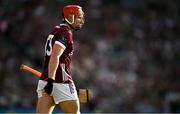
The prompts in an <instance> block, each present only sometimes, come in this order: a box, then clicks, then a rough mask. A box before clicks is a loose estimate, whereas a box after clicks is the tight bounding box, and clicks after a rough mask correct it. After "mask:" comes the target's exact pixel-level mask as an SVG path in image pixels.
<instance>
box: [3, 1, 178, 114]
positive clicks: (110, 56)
mask: <svg viewBox="0 0 180 114" xmlns="http://www.w3.org/2000/svg"><path fill="white" fill-rule="evenodd" d="M74 3H75V4H79V5H81V6H82V7H83V9H84V11H85V16H86V21H85V25H84V27H83V29H82V30H80V31H77V32H74V42H75V51H74V55H73V63H72V71H73V78H74V80H75V83H76V86H77V88H89V89H91V90H92V92H93V98H92V100H91V101H90V102H89V103H87V104H81V106H82V110H83V111H84V112H157V113H160V112H174V113H175V112H180V67H179V66H180V53H179V51H180V38H179V36H180V35H179V33H180V23H179V20H180V7H179V6H180V1H179V0H79V1H74V0H69V1H66V0H52V1H50V0H0V52H1V56H0V112H3V111H4V112H6V111H11V112H13V111H14V110H16V108H18V107H23V108H32V109H35V106H36V101H37V95H36V86H37V82H38V78H37V77H35V76H34V75H32V74H30V73H27V72H25V71H20V70H19V67H20V65H21V64H26V65H28V66H31V67H33V68H35V69H37V70H39V71H41V70H42V66H43V60H44V45H45V42H46V38H47V36H48V34H49V32H50V31H51V29H52V28H53V26H55V25H58V24H60V23H61V22H62V21H61V19H62V16H61V14H62V8H63V6H64V5H67V4H74Z"/></svg>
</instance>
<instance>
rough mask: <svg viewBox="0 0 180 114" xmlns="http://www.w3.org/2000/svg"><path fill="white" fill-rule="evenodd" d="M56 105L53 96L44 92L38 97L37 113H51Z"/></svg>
mask: <svg viewBox="0 0 180 114" xmlns="http://www.w3.org/2000/svg"><path fill="white" fill-rule="evenodd" d="M54 107H55V103H54V101H53V98H52V96H49V95H47V94H43V96H42V97H40V98H39V99H38V103H37V107H36V113H48V114H51V113H52V111H53V109H54Z"/></svg>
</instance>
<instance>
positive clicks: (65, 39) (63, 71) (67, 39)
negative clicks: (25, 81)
mask: <svg viewBox="0 0 180 114" xmlns="http://www.w3.org/2000/svg"><path fill="white" fill-rule="evenodd" d="M54 44H58V45H60V46H61V47H62V48H64V52H63V53H62V55H61V56H60V58H59V65H58V68H57V70H56V77H55V82H57V83H69V82H71V81H72V76H71V71H70V64H71V60H72V54H73V48H74V45H73V38H72V31H71V30H70V28H69V26H67V25H66V24H60V26H56V27H54V29H53V30H52V31H51V33H50V34H49V36H48V38H47V41H46V45H45V61H44V67H43V72H42V75H41V80H45V79H47V78H48V64H49V60H50V56H51V53H52V49H53V46H54Z"/></svg>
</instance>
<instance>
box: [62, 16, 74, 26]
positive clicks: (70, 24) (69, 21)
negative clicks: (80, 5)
mask: <svg viewBox="0 0 180 114" xmlns="http://www.w3.org/2000/svg"><path fill="white" fill-rule="evenodd" d="M72 18H73V20H72V22H70V21H69V20H68V19H67V18H64V19H65V21H66V22H67V23H69V24H70V25H71V24H73V23H74V15H72Z"/></svg>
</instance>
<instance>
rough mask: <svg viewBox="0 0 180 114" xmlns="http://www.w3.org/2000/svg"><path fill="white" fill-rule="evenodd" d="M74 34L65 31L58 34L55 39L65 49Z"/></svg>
mask: <svg viewBox="0 0 180 114" xmlns="http://www.w3.org/2000/svg"><path fill="white" fill-rule="evenodd" d="M71 39H72V36H71V34H70V33H69V32H63V33H62V34H60V35H59V36H58V38H57V39H56V41H55V44H58V45H60V46H61V47H62V48H63V49H65V48H66V46H67V44H68V43H69V42H70V41H71Z"/></svg>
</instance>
